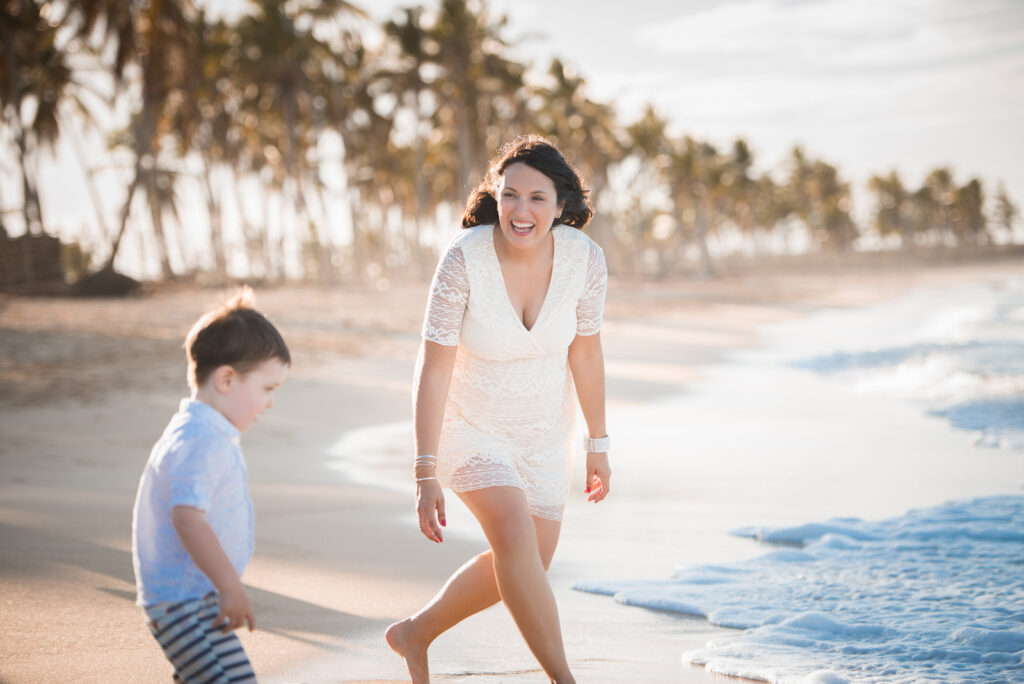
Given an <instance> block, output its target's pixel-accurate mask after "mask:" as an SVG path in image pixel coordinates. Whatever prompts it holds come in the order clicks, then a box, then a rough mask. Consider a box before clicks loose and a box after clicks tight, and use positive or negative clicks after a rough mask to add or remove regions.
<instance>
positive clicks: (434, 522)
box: [413, 340, 457, 544]
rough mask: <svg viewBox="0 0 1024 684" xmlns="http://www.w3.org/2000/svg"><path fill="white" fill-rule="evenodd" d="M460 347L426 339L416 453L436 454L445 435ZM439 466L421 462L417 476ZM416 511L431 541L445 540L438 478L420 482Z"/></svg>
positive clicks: (416, 407)
mask: <svg viewBox="0 0 1024 684" xmlns="http://www.w3.org/2000/svg"><path fill="white" fill-rule="evenodd" d="M456 349H457V347H454V346H445V345H441V344H437V343H436V342H429V341H427V340H424V341H423V345H422V346H421V347H420V355H419V359H418V360H417V364H416V386H415V387H414V388H413V424H414V425H415V428H416V455H417V456H424V455H430V456H436V455H437V445H438V442H439V440H440V438H441V421H442V419H443V418H444V405H445V402H446V401H447V400H448V389H449V388H450V387H451V383H452V369H453V368H454V367H455V350H456ZM435 470H436V469H435V467H434V466H432V465H430V466H427V465H418V466H417V467H416V477H417V479H419V478H421V477H434V473H435ZM416 511H417V514H418V516H419V520H420V531H421V532H423V534H424V536H426V537H427V539H430V540H431V541H435V542H437V543H438V544H440V543H441V542H442V541H444V537H443V536H442V534H441V527H444V526H445V525H446V520H445V515H444V494H443V493H442V491H441V486H440V485H439V484H438V483H437V480H423V481H418V482H417V483H416Z"/></svg>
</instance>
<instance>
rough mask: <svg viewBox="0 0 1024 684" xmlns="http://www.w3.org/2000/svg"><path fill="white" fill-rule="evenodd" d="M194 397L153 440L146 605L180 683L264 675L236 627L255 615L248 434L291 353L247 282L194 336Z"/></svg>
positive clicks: (139, 529) (142, 533)
mask: <svg viewBox="0 0 1024 684" xmlns="http://www.w3.org/2000/svg"><path fill="white" fill-rule="evenodd" d="M185 352H186V356H187V358H188V384H189V387H190V388H191V390H192V397H191V398H190V399H182V401H181V407H180V408H179V410H178V412H177V413H176V414H174V416H173V417H172V418H171V422H170V423H169V424H168V425H167V428H166V429H165V430H164V433H163V435H162V436H161V437H160V439H159V441H157V443H156V445H155V446H154V447H153V451H152V452H151V453H150V455H149V461H148V462H147V463H146V469H145V471H144V472H143V473H142V479H141V481H140V482H139V491H138V494H137V496H136V499H135V510H134V514H133V520H132V560H133V564H134V566H135V581H136V586H137V588H138V601H137V602H138V604H139V605H140V606H142V607H143V608H144V610H145V612H146V617H147V618H148V620H149V628H150V631H152V633H153V636H154V637H156V640H157V641H158V642H159V643H160V646H161V647H162V648H163V649H164V654H165V655H166V656H167V659H168V660H170V661H171V664H173V665H174V681H176V682H255V681H256V678H255V675H254V674H253V670H252V666H251V665H250V663H249V658H248V656H246V654H245V651H244V650H243V649H242V644H241V642H240V641H239V640H238V637H237V636H235V634H234V633H233V630H235V629H237V628H238V627H241V626H242V625H243V624H247V625H248V627H249V630H250V631H251V630H252V629H253V627H254V626H255V624H256V621H255V618H254V616H253V612H252V607H251V606H250V605H249V597H248V596H247V595H246V593H245V589H243V588H242V582H241V580H240V576H241V574H242V571H243V570H244V569H245V566H246V565H247V564H248V563H249V559H250V558H251V557H252V549H253V514H252V500H251V499H250V498H249V489H248V485H247V483H246V468H245V459H244V457H243V456H242V449H241V447H240V445H239V435H240V433H241V432H243V431H245V430H246V429H247V428H248V427H249V426H250V425H252V424H253V423H254V422H255V421H256V419H257V417H258V416H259V415H260V414H261V413H263V412H264V411H265V410H267V409H268V408H270V407H271V406H273V394H274V390H276V389H277V388H278V387H280V386H281V384H282V383H283V382H284V380H285V376H286V375H287V372H288V366H289V365H290V363H291V356H290V355H289V353H288V347H287V345H285V342H284V339H283V338H282V337H281V334H280V333H279V332H278V331H277V329H276V328H275V327H274V326H273V325H272V324H271V323H270V321H268V320H267V319H266V318H264V317H263V315H262V314H260V313H259V312H257V311H256V310H255V309H253V308H252V295H251V291H249V290H246V291H244V292H243V293H242V294H240V295H239V296H237V297H236V298H235V299H233V300H231V301H229V302H228V303H226V304H225V305H224V306H222V307H221V308H219V309H216V310H214V311H211V312H209V313H207V314H205V315H204V316H202V317H201V318H200V319H199V320H198V321H197V322H196V324H195V326H193V328H192V331H191V332H190V333H189V334H188V337H187V338H186V339H185Z"/></svg>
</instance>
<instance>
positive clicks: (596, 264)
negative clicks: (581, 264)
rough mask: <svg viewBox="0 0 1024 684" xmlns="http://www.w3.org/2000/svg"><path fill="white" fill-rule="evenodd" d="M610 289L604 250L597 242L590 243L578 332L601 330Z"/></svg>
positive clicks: (577, 316) (597, 331)
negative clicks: (605, 296) (606, 294)
mask: <svg viewBox="0 0 1024 684" xmlns="http://www.w3.org/2000/svg"><path fill="white" fill-rule="evenodd" d="M607 289H608V267H607V266H606V265H605V261H604V252H602V251H601V248H600V247H598V246H597V243H594V242H591V243H590V257H589V258H588V259H587V278H586V285H585V286H584V287H583V294H582V295H581V296H580V301H579V304H577V305H576V334H577V335H596V334H597V333H599V332H600V331H601V316H602V315H603V313H604V295H605V291H606V290H607Z"/></svg>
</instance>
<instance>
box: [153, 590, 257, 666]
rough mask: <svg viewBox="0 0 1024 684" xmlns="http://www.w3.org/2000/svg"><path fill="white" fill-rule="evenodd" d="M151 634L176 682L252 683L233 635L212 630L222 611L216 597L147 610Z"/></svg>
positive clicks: (239, 643)
mask: <svg viewBox="0 0 1024 684" xmlns="http://www.w3.org/2000/svg"><path fill="white" fill-rule="evenodd" d="M145 611H146V617H147V618H149V631H150V632H152V633H153V636H154V637H156V640H157V642H158V643H159V644H160V647H161V648H163V649H164V655H166V656H167V659H168V660H170V661H171V664H172V665H174V681H175V682H189V683H191V682H203V683H204V684H226V683H227V682H245V683H247V684H248V683H253V682H255V681H256V675H255V674H254V673H253V671H252V665H251V664H250V663H249V657H248V656H247V655H245V650H244V649H243V648H242V642H241V641H239V640H238V637H237V636H235V633H234V632H229V633H228V634H224V633H222V632H221V631H220V628H218V627H214V626H213V619H214V618H215V617H217V613H218V612H220V609H219V608H218V605H217V596H216V594H210V595H208V596H206V597H204V598H201V599H188V600H186V601H177V602H166V603H156V604H154V605H152V606H146V608H145Z"/></svg>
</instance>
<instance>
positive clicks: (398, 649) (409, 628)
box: [384, 618, 430, 684]
mask: <svg viewBox="0 0 1024 684" xmlns="http://www.w3.org/2000/svg"><path fill="white" fill-rule="evenodd" d="M384 639H385V640H386V641H387V642H388V646H390V647H391V650H392V651H394V652H395V653H397V654H398V655H400V656H402V658H403V659H405V666H406V667H408V668H409V676H410V677H411V678H412V684H430V668H429V667H428V665H427V646H428V645H429V644H421V643H419V642H418V641H417V639H416V630H415V628H414V627H413V624H412V619H411V618H406V619H404V620H402V621H401V622H396V623H394V624H393V625H391V626H390V627H388V629H387V631H386V632H384Z"/></svg>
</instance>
